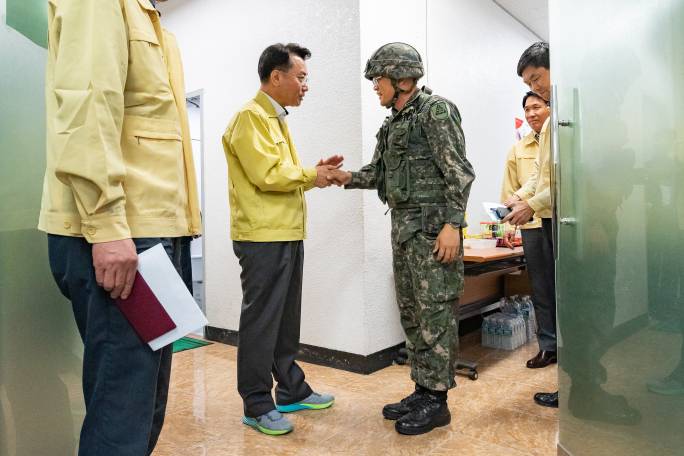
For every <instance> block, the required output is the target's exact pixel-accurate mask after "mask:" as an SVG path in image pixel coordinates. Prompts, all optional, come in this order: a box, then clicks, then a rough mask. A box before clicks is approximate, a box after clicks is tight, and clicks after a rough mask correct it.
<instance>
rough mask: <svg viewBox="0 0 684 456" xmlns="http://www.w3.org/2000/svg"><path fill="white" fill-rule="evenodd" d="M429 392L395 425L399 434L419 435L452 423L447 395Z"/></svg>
mask: <svg viewBox="0 0 684 456" xmlns="http://www.w3.org/2000/svg"><path fill="white" fill-rule="evenodd" d="M434 393H435V392H432V391H431V392H429V393H427V394H425V395H424V396H423V398H422V399H420V400H419V401H418V403H417V404H415V405H414V407H413V409H412V410H411V411H410V412H408V413H407V414H406V415H404V416H402V417H401V418H399V419H398V420H397V422H396V423H395V424H394V428H395V429H396V430H397V432H398V433H399V434H405V435H419V434H425V433H426V432H430V431H431V430H433V429H434V428H436V427H440V426H446V425H448V424H449V423H450V422H451V413H449V407H448V406H447V401H446V398H447V396H446V393H438V394H434Z"/></svg>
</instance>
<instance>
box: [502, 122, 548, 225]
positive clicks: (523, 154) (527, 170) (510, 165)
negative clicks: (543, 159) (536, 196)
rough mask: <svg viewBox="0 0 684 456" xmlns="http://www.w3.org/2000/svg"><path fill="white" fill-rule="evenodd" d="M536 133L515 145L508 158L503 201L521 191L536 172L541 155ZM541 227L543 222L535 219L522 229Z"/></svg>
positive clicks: (530, 134) (505, 169)
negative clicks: (539, 155)
mask: <svg viewBox="0 0 684 456" xmlns="http://www.w3.org/2000/svg"><path fill="white" fill-rule="evenodd" d="M534 135H535V133H534V131H531V132H530V133H528V134H527V135H525V137H524V138H522V139H521V140H520V141H518V142H517V143H515V145H514V146H513V147H511V150H510V151H509V152H508V156H507V157H506V166H505V167H504V177H503V185H502V186H501V201H502V202H503V201H506V200H507V199H508V198H509V197H510V196H511V195H513V194H514V193H515V192H516V191H518V190H520V189H521V188H522V187H523V185H524V184H525V182H527V180H528V179H529V178H530V176H531V175H532V173H534V172H535V164H534V161H535V160H536V158H537V155H538V153H539V143H538V142H537V140H536V139H535V137H534ZM539 227H541V220H539V218H538V217H535V218H534V220H533V221H531V222H530V223H527V224H525V225H523V226H521V227H520V228H522V229H529V228H539Z"/></svg>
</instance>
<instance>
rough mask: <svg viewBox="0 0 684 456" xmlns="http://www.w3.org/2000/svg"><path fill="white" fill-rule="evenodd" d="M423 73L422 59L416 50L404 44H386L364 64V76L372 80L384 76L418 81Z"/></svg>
mask: <svg viewBox="0 0 684 456" xmlns="http://www.w3.org/2000/svg"><path fill="white" fill-rule="evenodd" d="M423 74H425V72H424V71H423V59H421V58H420V54H419V53H418V51H416V48H414V47H413V46H411V45H409V44H406V43H388V44H385V45H384V46H381V47H380V48H379V49H378V50H377V51H375V52H374V53H373V55H371V58H370V59H368V62H366V70H365V71H364V76H365V77H366V79H369V80H371V79H373V78H375V77H377V76H385V77H387V78H390V79H393V80H395V81H396V80H399V79H403V78H413V79H420V78H421V77H423Z"/></svg>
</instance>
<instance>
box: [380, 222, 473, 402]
mask: <svg viewBox="0 0 684 456" xmlns="http://www.w3.org/2000/svg"><path fill="white" fill-rule="evenodd" d="M434 244H435V238H434V237H428V236H426V235H425V234H424V233H422V232H418V233H416V235H415V236H413V237H412V238H410V239H408V240H407V241H404V242H403V243H401V244H398V243H393V266H394V284H395V288H396V294H397V303H398V305H399V313H400V316H401V325H402V327H403V328H404V332H405V333H406V349H407V351H408V356H409V362H410V363H411V379H412V380H413V381H414V382H415V383H417V384H419V385H421V386H423V387H425V388H429V389H431V390H435V391H446V390H449V389H451V388H453V387H455V386H456V380H455V375H456V362H457V356H458V297H459V295H460V294H461V292H462V291H463V260H462V258H463V257H462V256H460V257H459V258H458V259H457V260H456V261H454V262H453V263H451V264H442V263H439V262H438V261H436V260H435V257H434V255H433V253H432V250H433V248H434Z"/></svg>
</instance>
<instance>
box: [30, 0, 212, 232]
mask: <svg viewBox="0 0 684 456" xmlns="http://www.w3.org/2000/svg"><path fill="white" fill-rule="evenodd" d="M48 8H49V9H48V39H49V46H48V60H47V68H46V86H45V87H46V110H47V170H46V173H45V181H44V186H43V200H42V208H41V213H40V221H39V229H41V230H43V231H46V232H48V233H53V234H60V235H66V236H84V237H85V238H86V239H87V241H88V242H91V243H92V242H106V241H112V240H119V239H126V238H139V237H176V236H186V235H195V234H199V232H200V214H199V203H198V197H197V189H196V181H195V169H194V167H193V160H192V148H191V138H190V132H189V127H188V120H187V112H186V109H185V89H184V81H183V69H182V64H181V60H180V53H179V51H178V46H177V44H176V41H175V38H174V37H173V36H172V35H171V34H170V33H168V32H166V31H165V30H163V29H162V27H161V24H160V22H159V15H158V13H157V11H156V10H155V9H154V8H153V7H152V5H151V4H150V3H149V0H99V1H97V2H94V1H87V2H86V1H82V0H49V2H48Z"/></svg>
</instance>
